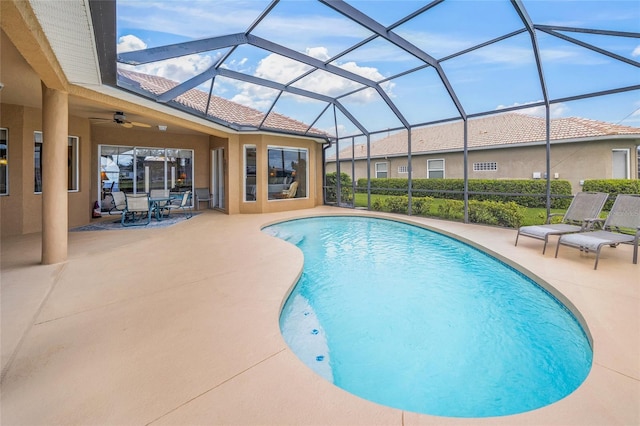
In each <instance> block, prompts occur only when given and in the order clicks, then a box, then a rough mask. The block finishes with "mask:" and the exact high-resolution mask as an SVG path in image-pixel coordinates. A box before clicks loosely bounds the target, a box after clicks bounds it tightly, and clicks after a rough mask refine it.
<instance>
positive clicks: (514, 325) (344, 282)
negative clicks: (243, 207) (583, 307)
mask: <svg viewBox="0 0 640 426" xmlns="http://www.w3.org/2000/svg"><path fill="white" fill-rule="evenodd" d="M264 231H265V232H267V233H269V234H271V235H273V236H276V237H279V238H282V239H284V240H287V241H290V242H292V243H293V244H296V245H297V246H298V247H299V248H300V249H301V250H302V251H303V253H304V259H305V260H304V270H303V273H302V276H301V278H300V280H299V282H298V283H297V285H296V287H295V288H294V290H293V291H292V293H291V294H290V296H289V298H288V299H287V302H286V303H285V306H284V308H283V310H282V314H281V318H280V328H281V332H282V335H283V336H284V338H285V341H286V342H287V344H288V345H289V347H290V348H291V349H292V351H293V352H294V353H295V354H296V355H297V356H298V357H299V358H300V359H301V360H302V361H303V362H304V363H305V364H306V365H307V366H309V367H310V368H311V369H313V370H314V371H315V372H316V373H317V374H319V375H321V376H322V377H324V378H325V379H327V380H328V381H330V382H332V383H334V384H335V385H336V386H339V387H341V388H343V389H345V390H347V391H349V392H351V393H353V394H355V395H358V396H360V397H363V398H366V399H368V400H370V401H374V402H377V403H380V404H384V405H387V406H391V407H395V408H399V409H403V410H408V411H413V412H418V413H425V414H432V415H439V416H451V417H487V416H502V415H508V414H515V413H521V412H524V411H528V410H533V409H536V408H539V407H543V406H545V405H548V404H551V403H553V402H555V401H558V400H560V399H562V398H563V397H565V396H567V395H568V394H570V393H571V392H573V391H574V390H575V389H576V388H577V387H578V386H579V385H580V384H581V383H582V382H583V381H584V379H585V378H586V376H587V374H588V373H589V370H590V368H591V363H592V350H591V346H590V344H589V341H588V339H587V337H586V335H585V333H584V331H583V329H582V328H581V326H580V325H579V323H578V322H577V321H576V319H575V317H574V316H573V315H572V314H571V312H570V311H569V310H568V309H567V308H566V307H565V306H564V305H562V304H561V303H560V302H559V301H558V300H557V299H555V298H554V297H553V296H551V294H549V293H548V292H547V291H545V290H544V289H543V288H542V287H540V286H539V285H537V284H536V283H535V282H533V281H532V280H530V279H529V278H527V277H526V276H525V275H523V274H522V273H520V272H518V271H516V270H514V269H513V268H511V267H509V266H507V265H506V264H504V263H502V262H500V261H498V260H497V259H495V258H493V257H491V256H489V255H487V254H485V253H483V252H481V251H480V250H477V249H475V248H473V247H471V246H469V245H466V244H464V243H461V242H459V241H457V240H454V239H452V238H450V237H447V236H444V235H442V234H439V233H436V232H432V231H429V230H426V229H423V228H420V227H417V226H412V225H407V224H403V223H399V222H395V221H390V220H384V219H377V218H364V217H321V218H310V219H300V220H293V221H288V222H284V223H280V224H277V225H272V226H269V227H267V228H265V229H264Z"/></svg>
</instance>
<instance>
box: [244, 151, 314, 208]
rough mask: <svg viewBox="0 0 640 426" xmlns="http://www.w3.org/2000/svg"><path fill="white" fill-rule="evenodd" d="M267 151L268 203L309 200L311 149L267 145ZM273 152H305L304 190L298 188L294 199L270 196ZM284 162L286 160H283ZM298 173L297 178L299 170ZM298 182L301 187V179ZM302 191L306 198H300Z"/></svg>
mask: <svg viewBox="0 0 640 426" xmlns="http://www.w3.org/2000/svg"><path fill="white" fill-rule="evenodd" d="M266 149H267V168H266V170H265V171H264V173H266V190H267V201H291V200H300V199H307V198H309V149H308V148H302V147H297V146H286V145H267V147H266ZM271 150H283V151H292V152H304V154H305V157H304V161H305V177H304V188H303V187H300V186H298V190H297V192H296V195H295V196H294V197H293V198H275V197H274V198H272V197H271V196H270V195H269V185H270V183H269V178H270V177H271V176H270V173H271V172H270V170H271V163H270V158H269V157H270V155H269V154H270V153H269V151H271ZM283 161H284V160H283ZM283 167H284V163H283ZM295 171H296V176H297V170H295ZM284 172H285V170H283V173H284ZM256 175H257V170H256ZM296 180H297V181H298V185H300V180H301V178H299V177H298V178H297V179H296ZM289 185H291V183H289ZM302 190H304V196H302V197H300V196H298V194H299V193H300V192H302Z"/></svg>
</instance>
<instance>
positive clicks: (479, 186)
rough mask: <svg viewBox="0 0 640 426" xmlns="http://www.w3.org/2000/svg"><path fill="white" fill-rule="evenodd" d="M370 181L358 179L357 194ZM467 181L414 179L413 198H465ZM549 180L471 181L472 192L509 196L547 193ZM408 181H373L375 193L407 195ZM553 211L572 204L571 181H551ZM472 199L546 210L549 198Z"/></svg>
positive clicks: (484, 196) (478, 196) (489, 196)
mask: <svg viewBox="0 0 640 426" xmlns="http://www.w3.org/2000/svg"><path fill="white" fill-rule="evenodd" d="M366 188H367V179H366V178H363V179H358V186H357V188H356V191H358V192H366ZM463 191H464V179H413V180H412V195H413V197H421V196H429V197H434V198H444V199H451V200H463V199H464V194H463ZM546 191H547V181H546V180H542V179H504V180H502V179H501V180H491V179H469V192H485V193H506V194H545V193H546ZM407 192H408V180H407V179H401V178H385V179H371V193H372V194H380V195H406V194H407ZM551 194H552V198H551V208H555V209H566V208H567V207H569V204H571V183H570V182H569V181H567V180H553V181H551ZM469 199H470V200H477V201H498V202H511V201H515V202H516V203H518V204H519V205H521V206H524V207H546V198H545V197H544V196H539V195H538V196H535V195H530V196H527V195H517V196H513V195H498V194H469Z"/></svg>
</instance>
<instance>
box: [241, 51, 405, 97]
mask: <svg viewBox="0 0 640 426" xmlns="http://www.w3.org/2000/svg"><path fill="white" fill-rule="evenodd" d="M306 52H307V54H308V55H309V56H312V57H314V58H316V59H319V60H327V59H329V53H328V49H326V48H325V47H313V48H307V49H306ZM339 67H340V68H342V69H344V70H346V71H349V72H352V73H354V74H358V75H361V76H363V77H366V78H369V79H371V80H374V81H375V80H380V79H382V78H383V76H382V75H381V74H380V72H378V70H377V69H376V68H373V67H361V66H359V65H358V64H356V63H355V62H347V63H344V64H339ZM309 69H310V67H309V66H308V65H305V64H303V63H300V62H296V61H292V60H291V59H288V58H285V57H283V56H280V55H277V54H273V53H272V54H269V55H268V56H266V57H265V58H263V59H262V60H261V61H260V62H259V63H258V67H257V68H256V71H255V73H254V75H255V76H256V77H260V78H263V79H267V80H274V81H278V82H280V83H282V84H286V83H288V82H290V81H292V80H294V79H295V78H297V77H299V76H300V75H302V74H303V73H305V72H306V71H308V70H309ZM294 86H295V87H297V88H300V89H304V90H308V91H310V92H315V93H321V94H323V95H327V96H332V97H333V96H338V95H342V94H344V93H348V92H351V91H353V90H356V89H358V88H361V87H362V85H360V84H359V83H355V82H353V81H351V80H349V79H346V78H342V77H340V76H337V75H335V74H332V73H329V72H324V71H317V72H313V73H311V74H310V75H308V76H306V77H305V78H303V79H302V80H300V81H298V82H296V83H295V84H294ZM237 87H238V90H239V91H240V93H239V94H238V95H236V96H235V97H234V98H233V99H232V100H234V102H240V103H242V104H243V105H247V106H250V107H254V108H257V105H258V104H263V102H264V101H265V99H273V96H274V94H273V90H272V89H266V88H258V89H257V88H256V86H255V85H253V84H247V83H238V85H237ZM392 88H393V83H391V82H388V83H385V89H387V91H390V90H391V89H392ZM262 89H264V90H262ZM374 99H378V98H377V94H376V92H375V91H374V90H362V91H360V92H358V93H356V94H354V95H352V96H350V97H349V100H350V101H352V102H358V103H367V102H370V101H372V100H374Z"/></svg>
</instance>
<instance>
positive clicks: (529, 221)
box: [355, 194, 565, 226]
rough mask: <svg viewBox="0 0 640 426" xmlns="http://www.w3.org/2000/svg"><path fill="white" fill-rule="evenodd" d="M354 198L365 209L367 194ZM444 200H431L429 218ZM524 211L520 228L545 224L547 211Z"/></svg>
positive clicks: (529, 209)
mask: <svg viewBox="0 0 640 426" xmlns="http://www.w3.org/2000/svg"><path fill="white" fill-rule="evenodd" d="M355 195H356V198H355V203H356V207H364V208H366V207H367V194H355ZM386 197H387V196H386V195H377V194H371V203H372V204H373V202H374V201H375V200H376V199H383V198H386ZM443 201H444V200H442V199H439V198H436V199H434V200H433V203H432V204H431V208H430V209H429V213H430V215H429V216H433V217H438V206H439V205H441V204H442V203H443ZM523 209H524V218H523V219H522V224H521V225H522V226H526V225H540V224H543V223H544V222H545V219H546V217H547V209H545V208H543V207H537V208H530V207H523ZM564 212H565V210H563V209H551V213H561V214H562V213H564Z"/></svg>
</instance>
